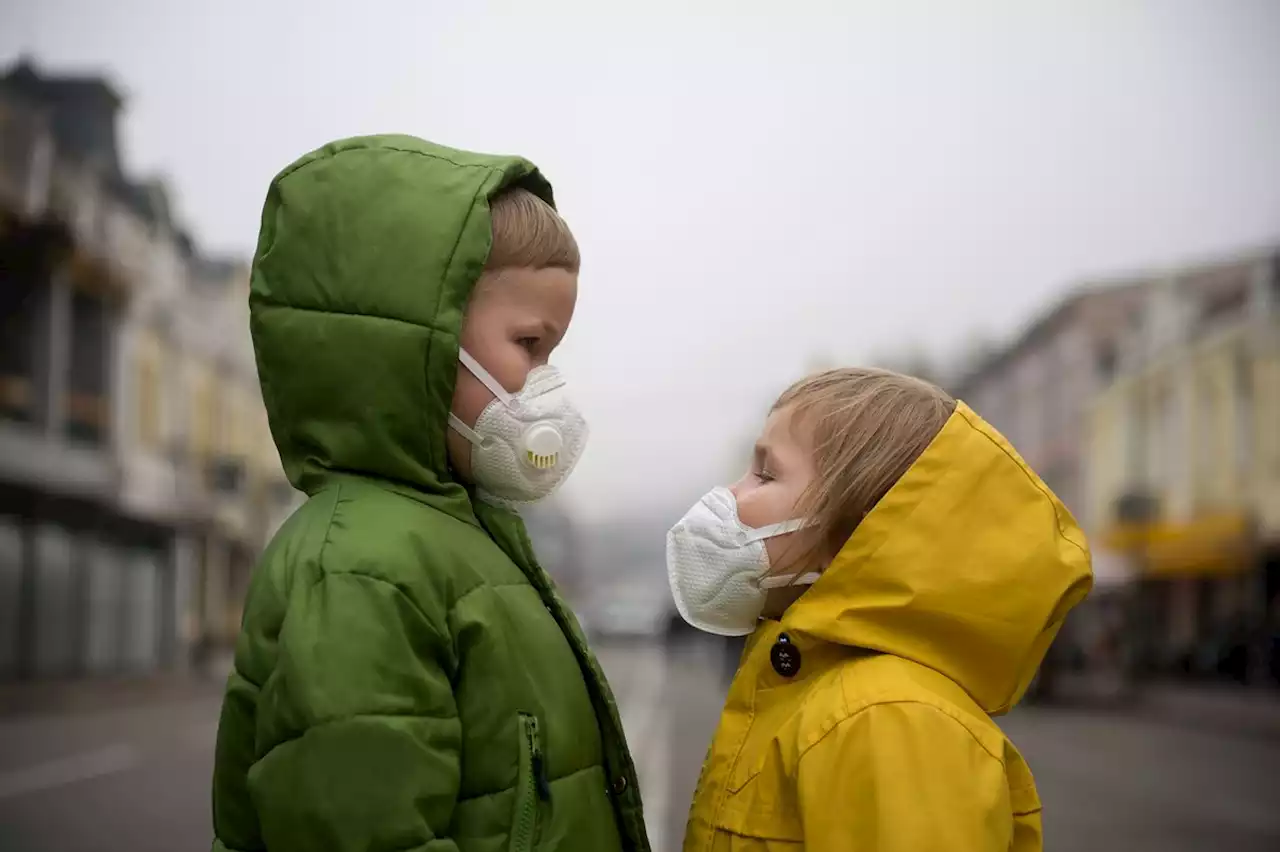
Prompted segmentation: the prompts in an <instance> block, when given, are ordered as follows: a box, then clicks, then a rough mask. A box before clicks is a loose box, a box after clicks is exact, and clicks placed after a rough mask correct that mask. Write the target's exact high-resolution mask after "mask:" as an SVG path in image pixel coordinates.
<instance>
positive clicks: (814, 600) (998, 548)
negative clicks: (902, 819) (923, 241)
mask: <svg viewBox="0 0 1280 852" xmlns="http://www.w3.org/2000/svg"><path fill="white" fill-rule="evenodd" d="M1092 585H1093V574H1092V571H1091V569H1090V561H1089V549H1088V545H1087V544H1086V543H1085V538H1084V534H1083V533H1082V532H1081V530H1080V528H1079V527H1078V526H1077V525H1076V522H1075V519H1074V518H1072V517H1071V513H1070V512H1068V511H1067V509H1066V507H1065V506H1063V505H1062V503H1061V501H1059V500H1058V498H1057V497H1056V496H1054V494H1053V492H1051V491H1050V490H1049V488H1048V487H1047V486H1046V485H1045V484H1044V482H1043V481H1041V479H1040V477H1038V476H1037V475H1036V474H1035V473H1034V472H1033V471H1032V470H1031V469H1030V468H1029V467H1027V465H1026V463H1025V462H1024V461H1023V460H1022V458H1021V457H1020V456H1019V455H1018V454H1017V452H1016V451H1015V450H1014V449H1013V447H1011V446H1010V445H1009V442H1008V441H1006V440H1005V439H1004V437H1003V436H1001V435H1000V434H999V433H998V432H996V430H995V429H993V428H992V427H991V426H989V425H988V424H987V423H986V422H984V421H983V420H982V418H980V417H978V415H976V414H975V413H974V412H973V411H972V410H971V409H970V408H969V407H968V406H966V405H965V404H964V403H959V404H958V405H957V407H956V411H955V413H954V414H953V415H952V416H951V418H950V419H949V420H948V421H947V423H946V425H945V426H944V427H943V429H942V431H941V432H940V433H938V436H937V438H935V439H934V441H933V443H932V444H930V446H929V448H928V449H927V450H925V452H924V453H923V454H922V455H921V456H920V458H919V459H917V460H916V463H915V464H914V465H912V467H911V468H910V469H909V470H908V471H907V473H906V474H905V475H904V476H903V477H902V479H901V480H899V481H898V483H897V484H896V485H894V487H893V488H892V489H891V490H890V491H889V493H888V494H886V495H885V497H884V499H883V500H881V501H880V503H879V504H878V505H877V506H876V507H875V509H874V510H872V511H871V513H870V514H868V515H867V517H866V518H865V519H864V520H863V521H862V523H861V524H860V525H859V526H858V529H857V531H856V532H855V533H854V534H853V536H852V537H850V539H849V541H848V543H846V544H845V546H844V548H843V549H842V550H841V551H840V554H839V555H838V556H837V557H836V559H835V561H833V562H832V563H831V566H830V567H829V568H828V569H827V571H826V573H825V574H824V575H823V576H822V578H821V579H820V580H819V581H818V582H817V583H816V584H815V585H814V587H813V588H812V589H810V590H809V592H808V593H807V594H806V595H804V597H802V598H801V599H800V600H799V601H797V602H796V603H795V604H794V605H792V606H791V608H790V609H788V611H787V613H786V615H785V616H784V617H783V629H785V630H789V631H792V632H795V633H797V634H805V635H808V636H812V637H814V638H816V639H820V640H823V641H827V642H833V643H837V644H841V645H848V646H852V647H857V648H867V649H871V650H875V651H882V652H885V653H888V654H893V655H896V656H899V657H905V658H907V659H910V660H914V661H915V662H917V663H920V664H921V665H925V666H928V667H929V668H932V669H934V670H936V671H938V672H941V673H942V674H944V675H946V676H947V677H949V678H950V679H951V680H953V681H955V682H956V683H958V684H959V685H960V686H961V687H963V688H964V689H965V690H966V691H967V692H968V693H969V695H970V696H972V697H973V699H974V700H975V701H976V702H977V703H978V704H979V705H980V706H981V707H982V709H983V710H985V711H986V712H987V713H991V714H998V713H1003V712H1005V711H1007V710H1008V709H1009V708H1011V707H1013V705H1014V704H1016V703H1017V702H1018V699H1019V698H1021V697H1022V694H1023V692H1025V691H1026V688H1027V685H1028V684H1029V683H1030V682H1031V678H1032V676H1033V675H1034V674H1035V671H1036V668H1037V667H1038V666H1039V665H1040V661H1041V659H1042V658H1043V657H1044V654H1045V651H1046V650H1047V649H1048V647H1049V643H1050V642H1052V641H1053V637H1054V636H1055V635H1056V633H1057V632H1058V628H1059V627H1060V626H1061V624H1062V620H1063V619H1064V618H1065V617H1066V614H1067V612H1068V611H1069V610H1070V609H1071V608H1072V607H1073V606H1075V605H1076V604H1077V603H1079V602H1080V601H1081V600H1082V599H1083V598H1084V596H1085V595H1086V594H1088V592H1089V589H1090V588H1091V587H1092Z"/></svg>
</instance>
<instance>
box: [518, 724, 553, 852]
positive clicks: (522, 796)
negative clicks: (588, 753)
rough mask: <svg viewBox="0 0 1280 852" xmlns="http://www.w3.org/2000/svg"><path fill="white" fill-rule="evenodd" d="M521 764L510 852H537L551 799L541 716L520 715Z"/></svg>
mask: <svg viewBox="0 0 1280 852" xmlns="http://www.w3.org/2000/svg"><path fill="white" fill-rule="evenodd" d="M518 721H519V724H518V725H517V727H518V728H519V733H520V764H519V769H518V771H517V774H516V790H515V793H516V795H515V810H514V812H513V813H512V815H511V844H510V846H509V847H508V848H509V850H510V852H533V849H534V846H535V844H536V843H537V842H538V829H539V828H540V824H541V817H542V804H543V802H548V801H550V800H551V785H550V783H549V782H548V781H547V769H546V761H545V759H544V757H543V754H542V732H541V730H540V729H539V727H538V717H537V716H534V715H532V714H531V713H521V714H520V716H519V720H518Z"/></svg>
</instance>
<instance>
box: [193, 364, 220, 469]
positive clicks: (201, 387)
mask: <svg viewBox="0 0 1280 852" xmlns="http://www.w3.org/2000/svg"><path fill="white" fill-rule="evenodd" d="M190 424H191V434H190V439H191V452H192V454H193V455H195V456H196V457H198V458H201V459H205V458H208V457H209V456H210V455H212V454H213V452H214V450H215V449H216V447H215V443H214V438H215V436H216V434H217V396H216V390H215V388H214V384H213V374H212V373H211V372H210V371H209V370H208V368H206V367H205V366H204V365H197V366H196V368H195V375H194V376H193V380H192V382H191V417H190Z"/></svg>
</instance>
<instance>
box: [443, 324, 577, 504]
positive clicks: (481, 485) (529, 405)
mask: <svg viewBox="0 0 1280 852" xmlns="http://www.w3.org/2000/svg"><path fill="white" fill-rule="evenodd" d="M458 359H459V361H461V363H462V366H463V367H465V368H466V369H467V371H468V372H470V373H471V375H473V376H475V377H476V378H477V379H479V380H480V383H481V384H483V385H484V386H485V387H486V388H488V389H489V393H491V394H493V401H492V402H490V403H489V404H488V405H487V406H485V409H484V411H482V412H480V416H479V417H478V418H477V419H476V425H475V426H474V427H471V426H468V425H467V424H466V423H463V422H462V420H461V419H459V418H458V417H457V416H456V415H455V414H453V413H452V412H450V414H449V426H450V428H452V429H453V430H454V431H455V432H457V433H458V434H459V435H461V436H462V437H464V438H466V439H467V441H468V442H469V443H470V444H471V479H472V481H473V482H474V483H475V486H476V492H477V494H478V495H479V496H480V497H481V499H484V500H485V501H487V502H490V503H495V504H497V505H500V506H507V507H515V506H519V505H524V504H528V503H536V502H537V501H539V500H541V499H543V498H544V497H547V496H548V495H550V494H551V493H552V492H554V491H555V490H556V489H557V488H559V487H560V485H561V484H562V483H563V482H564V481H565V479H566V478H568V476H569V474H570V473H571V472H572V471H573V468H574V466H575V465H577V463H578V460H579V459H580V458H581V457H582V451H583V450H584V449H585V448H586V444H587V434H588V430H587V422H586V420H585V419H584V418H583V416H582V413H581V412H580V411H578V409H577V408H576V407H575V406H574V404H573V402H572V401H571V400H570V399H569V397H568V395H567V393H566V391H565V380H564V377H563V376H561V375H560V371H559V370H557V369H556V368H555V367H552V366H551V365H549V364H547V365H543V366H541V367H535V368H534V369H533V370H531V371H530V372H529V376H528V378H527V379H525V383H524V387H523V388H521V389H520V390H519V391H518V392H517V393H514V394H513V393H510V392H508V391H507V389H506V388H504V387H503V386H502V385H501V384H499V383H498V381H497V380H496V379H495V378H494V377H493V376H492V375H490V373H489V371H488V370H486V369H485V368H484V367H482V366H481V365H480V362H478V361H476V359H475V358H473V357H471V354H470V353H469V352H467V351H466V350H465V349H464V350H462V351H461V352H460V353H459V354H458Z"/></svg>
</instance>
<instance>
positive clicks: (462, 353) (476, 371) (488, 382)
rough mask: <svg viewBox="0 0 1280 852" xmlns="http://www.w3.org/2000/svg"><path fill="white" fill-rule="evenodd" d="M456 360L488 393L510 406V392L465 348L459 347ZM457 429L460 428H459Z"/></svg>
mask: <svg viewBox="0 0 1280 852" xmlns="http://www.w3.org/2000/svg"><path fill="white" fill-rule="evenodd" d="M458 360H459V361H461V362H462V366H464V367H466V368H467V371H468V372H469V373H471V375H473V376H475V377H476V378H477V379H479V380H480V383H481V384H482V385H484V386H485V387H486V388H488V389H489V393H491V394H493V395H494V397H496V398H497V400H498V401H499V402H501V403H502V404H503V405H505V406H507V407H508V408H510V407H511V394H510V393H509V392H508V391H507V389H506V388H504V387H503V386H502V385H500V384H499V383H498V380H497V379H495V378H494V377H493V376H492V375H490V374H489V371H488V370H486V369H485V368H484V367H481V366H480V362H479V361H477V360H476V359H475V358H472V357H471V353H469V352H467V350H465V349H459V350H458ZM458 431H462V430H460V429H459V430H458ZM463 434H464V435H465V434H466V433H465V432H464V433H463ZM473 434H474V433H473Z"/></svg>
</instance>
